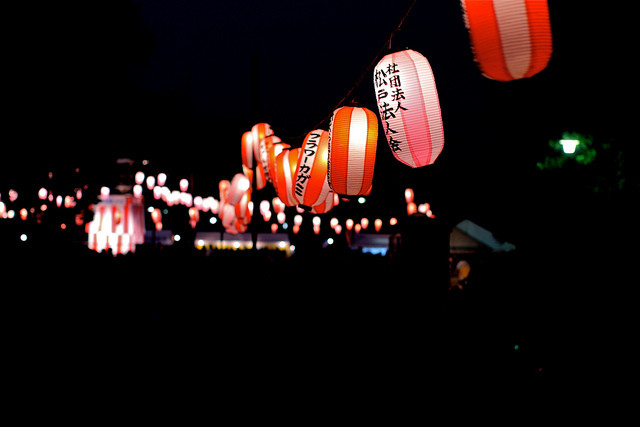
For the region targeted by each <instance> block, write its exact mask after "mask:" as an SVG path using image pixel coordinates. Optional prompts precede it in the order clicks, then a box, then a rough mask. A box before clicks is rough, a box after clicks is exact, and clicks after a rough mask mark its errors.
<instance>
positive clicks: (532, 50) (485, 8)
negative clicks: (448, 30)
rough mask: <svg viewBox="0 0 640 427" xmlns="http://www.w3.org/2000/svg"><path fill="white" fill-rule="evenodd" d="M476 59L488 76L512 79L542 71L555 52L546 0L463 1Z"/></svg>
mask: <svg viewBox="0 0 640 427" xmlns="http://www.w3.org/2000/svg"><path fill="white" fill-rule="evenodd" d="M461 4H462V10H463V12H464V22H465V25H466V27H467V29H468V30H469V37H470V39H471V48H472V50H473V55H474V58H475V61H476V62H477V64H478V67H479V68H480V71H481V72H482V74H483V75H484V76H485V77H488V78H490V79H494V80H499V81H510V80H516V79H522V78H526V77H531V76H533V75H534V74H536V73H539V72H540V71H542V70H543V69H544V68H545V67H546V66H547V63H548V62H549V59H550V58H551V52H552V39H551V24H550V22H549V8H548V6H547V1H546V0H487V1H477V0H461Z"/></svg>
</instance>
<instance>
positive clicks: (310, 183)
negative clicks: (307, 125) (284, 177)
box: [294, 129, 331, 208]
mask: <svg viewBox="0 0 640 427" xmlns="http://www.w3.org/2000/svg"><path fill="white" fill-rule="evenodd" d="M300 149H301V151H300V157H299V158H298V166H297V167H296V171H295V174H294V176H295V187H294V194H295V197H296V199H297V200H298V203H299V204H300V205H302V206H303V207H304V206H306V207H307V208H310V207H312V206H315V205H318V204H323V203H324V201H325V199H326V198H327V196H328V195H329V193H330V192H331V187H329V181H328V179H327V167H328V161H329V132H327V131H326V130H322V129H316V130H313V131H311V132H309V133H308V134H307V136H306V137H305V138H304V141H303V143H302V147H300Z"/></svg>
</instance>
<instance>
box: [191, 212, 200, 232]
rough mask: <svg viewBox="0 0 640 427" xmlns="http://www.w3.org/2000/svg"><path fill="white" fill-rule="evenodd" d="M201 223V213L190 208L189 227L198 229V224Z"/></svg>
mask: <svg viewBox="0 0 640 427" xmlns="http://www.w3.org/2000/svg"><path fill="white" fill-rule="evenodd" d="M198 221H200V211H199V210H198V209H196V208H193V207H191V208H189V225H190V226H191V228H196V224H197V223H198Z"/></svg>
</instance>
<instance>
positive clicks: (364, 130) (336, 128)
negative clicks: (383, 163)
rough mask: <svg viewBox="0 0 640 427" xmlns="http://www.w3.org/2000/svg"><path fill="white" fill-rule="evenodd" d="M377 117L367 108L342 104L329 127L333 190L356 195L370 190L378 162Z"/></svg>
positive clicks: (330, 178)
mask: <svg viewBox="0 0 640 427" xmlns="http://www.w3.org/2000/svg"><path fill="white" fill-rule="evenodd" d="M377 140H378V119H377V118H376V115H375V114H374V113H373V112H372V111H371V110H368V109H366V108H359V107H341V108H338V109H337V110H335V111H334V112H333V116H332V117H331V125H330V129H329V167H328V178H329V185H330V186H331V188H332V189H333V191H334V192H336V193H338V194H342V195H347V196H357V195H361V194H364V193H366V192H367V191H368V190H370V189H371V182H372V180H373V170H374V168H375V163H376V144H377Z"/></svg>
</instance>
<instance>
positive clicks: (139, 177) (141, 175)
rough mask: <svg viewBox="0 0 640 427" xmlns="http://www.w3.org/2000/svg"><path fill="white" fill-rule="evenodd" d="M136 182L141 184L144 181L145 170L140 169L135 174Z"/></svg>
mask: <svg viewBox="0 0 640 427" xmlns="http://www.w3.org/2000/svg"><path fill="white" fill-rule="evenodd" d="M134 180H135V183H136V184H138V185H141V184H142V183H143V182H144V172H142V171H138V172H136V174H135V176H134Z"/></svg>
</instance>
